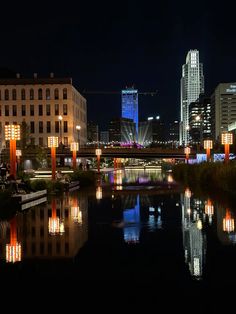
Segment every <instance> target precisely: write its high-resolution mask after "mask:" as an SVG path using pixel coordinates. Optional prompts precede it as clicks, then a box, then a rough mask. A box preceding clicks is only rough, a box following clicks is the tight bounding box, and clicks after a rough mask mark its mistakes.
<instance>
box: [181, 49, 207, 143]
mask: <svg viewBox="0 0 236 314" xmlns="http://www.w3.org/2000/svg"><path fill="white" fill-rule="evenodd" d="M202 93H204V76H203V64H202V63H199V51H198V50H190V51H189V52H188V54H187V57H186V64H184V65H183V66H182V78H181V116H180V145H188V142H189V105H190V103H191V102H194V101H196V100H197V99H198V98H199V95H200V94H202Z"/></svg>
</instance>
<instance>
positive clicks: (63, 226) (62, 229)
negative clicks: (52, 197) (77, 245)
mask: <svg viewBox="0 0 236 314" xmlns="http://www.w3.org/2000/svg"><path fill="white" fill-rule="evenodd" d="M59 230H60V234H63V233H64V232H65V224H64V222H63V221H61V222H60V227H59Z"/></svg>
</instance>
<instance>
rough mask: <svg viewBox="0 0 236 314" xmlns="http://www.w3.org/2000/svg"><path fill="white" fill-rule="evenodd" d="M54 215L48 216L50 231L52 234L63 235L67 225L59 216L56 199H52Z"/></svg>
mask: <svg viewBox="0 0 236 314" xmlns="http://www.w3.org/2000/svg"><path fill="white" fill-rule="evenodd" d="M51 206H52V216H51V217H49V218H48V232H49V234H50V235H59V234H60V235H62V234H63V233H64V232H65V226H64V223H63V222H62V221H60V218H59V217H57V210H56V199H53V200H52V203H51Z"/></svg>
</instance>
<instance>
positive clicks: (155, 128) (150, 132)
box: [139, 116, 165, 146]
mask: <svg viewBox="0 0 236 314" xmlns="http://www.w3.org/2000/svg"><path fill="white" fill-rule="evenodd" d="M164 141H165V129H164V124H163V122H162V121H161V119H160V116H156V117H148V118H147V120H146V121H141V122H140V123H139V144H141V145H143V146H148V145H150V144H162V143H163V142H164Z"/></svg>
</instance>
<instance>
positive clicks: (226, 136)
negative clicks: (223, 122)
mask: <svg viewBox="0 0 236 314" xmlns="http://www.w3.org/2000/svg"><path fill="white" fill-rule="evenodd" d="M221 144H222V145H224V146H225V162H228V161H229V145H232V144H233V134H232V133H229V132H225V133H222V134H221Z"/></svg>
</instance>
